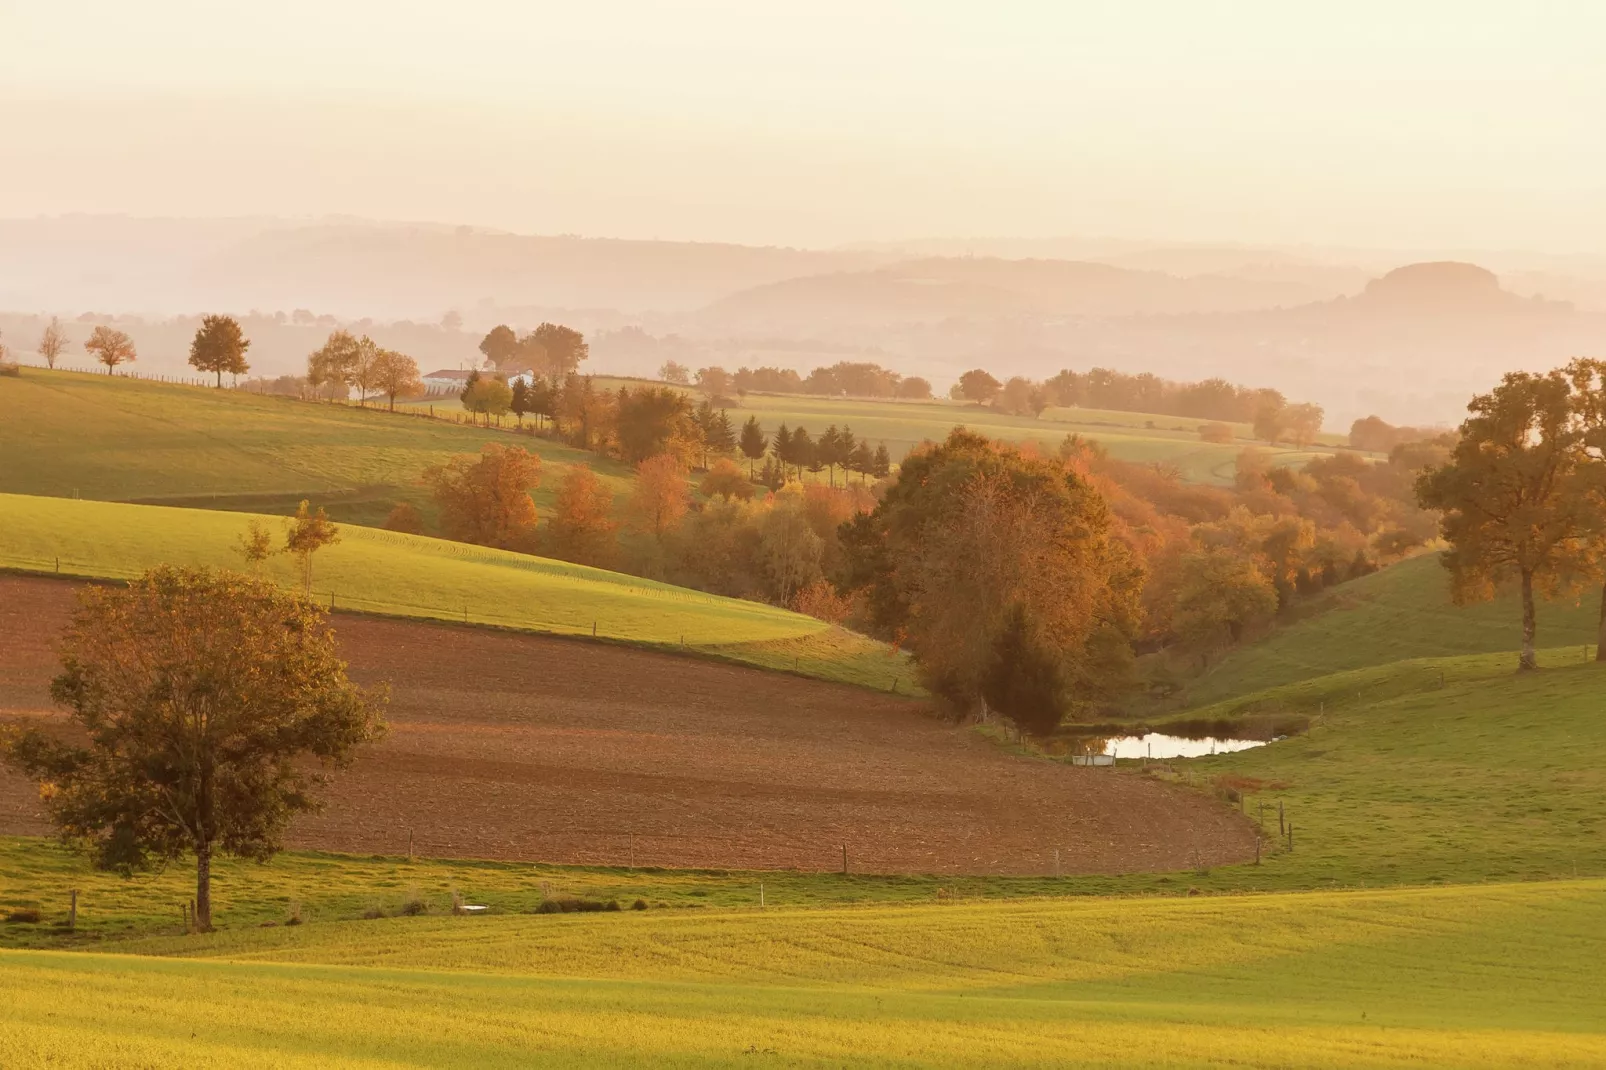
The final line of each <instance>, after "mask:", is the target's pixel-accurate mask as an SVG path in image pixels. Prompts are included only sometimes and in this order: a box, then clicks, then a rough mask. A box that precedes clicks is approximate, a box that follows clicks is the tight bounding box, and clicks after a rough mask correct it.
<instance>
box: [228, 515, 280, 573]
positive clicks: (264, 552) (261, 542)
mask: <svg viewBox="0 0 1606 1070" xmlns="http://www.w3.org/2000/svg"><path fill="white" fill-rule="evenodd" d="M235 551H236V552H237V553H238V554H239V555H240V556H241V557H242V558H244V559H245V563H246V565H247V566H249V567H250V569H251V572H252V573H253V574H254V575H261V574H262V566H263V565H264V564H265V563H266V562H267V560H268V558H270V557H272V556H273V554H274V550H273V536H272V535H271V534H269V532H268V529H267V528H266V527H265V526H263V523H262V521H260V520H253V521H251V523H249V524H247V525H246V528H245V530H244V531H243V532H241V533H240V537H239V542H238V543H237V544H236V545H235Z"/></svg>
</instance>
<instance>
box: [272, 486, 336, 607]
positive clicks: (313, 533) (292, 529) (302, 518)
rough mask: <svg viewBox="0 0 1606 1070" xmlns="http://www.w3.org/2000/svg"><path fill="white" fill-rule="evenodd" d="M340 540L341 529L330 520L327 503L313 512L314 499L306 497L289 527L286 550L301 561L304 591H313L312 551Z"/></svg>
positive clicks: (297, 508) (286, 533) (286, 532)
mask: <svg viewBox="0 0 1606 1070" xmlns="http://www.w3.org/2000/svg"><path fill="white" fill-rule="evenodd" d="M339 541H340V529H339V528H337V527H335V525H334V524H333V523H331V522H330V520H329V516H328V514H327V513H325V512H324V511H323V506H321V505H320V506H318V511H317V512H312V511H311V509H310V503H309V502H308V501H307V500H306V499H305V498H303V499H302V500H301V504H300V505H299V506H297V507H296V515H295V516H294V517H292V518H291V520H290V526H289V528H288V529H287V530H286V531H285V536H284V552H285V553H287V554H294V555H295V556H296V557H297V558H298V559H299V560H300V562H301V589H302V591H303V592H304V593H306V594H308V595H310V594H312V555H313V554H315V553H317V552H318V551H319V550H322V549H323V548H324V547H325V546H333V545H334V544H335V543H337V542H339Z"/></svg>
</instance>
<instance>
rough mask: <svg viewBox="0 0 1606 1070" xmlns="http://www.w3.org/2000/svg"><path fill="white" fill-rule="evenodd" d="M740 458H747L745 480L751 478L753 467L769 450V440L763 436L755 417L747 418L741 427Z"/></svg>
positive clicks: (761, 428)
mask: <svg viewBox="0 0 1606 1070" xmlns="http://www.w3.org/2000/svg"><path fill="white" fill-rule="evenodd" d="M739 445H740V446H741V449H742V456H743V457H746V458H747V478H748V479H752V478H753V465H754V463H755V462H757V461H762V460H763V459H764V454H765V452H767V451H768V450H769V448H770V440H769V439H768V438H767V437H766V436H765V434H764V428H763V427H762V426H760V425H759V422H758V417H757V416H749V417H748V418H747V422H746V423H744V424H743V425H742V436H741V440H740V442H739Z"/></svg>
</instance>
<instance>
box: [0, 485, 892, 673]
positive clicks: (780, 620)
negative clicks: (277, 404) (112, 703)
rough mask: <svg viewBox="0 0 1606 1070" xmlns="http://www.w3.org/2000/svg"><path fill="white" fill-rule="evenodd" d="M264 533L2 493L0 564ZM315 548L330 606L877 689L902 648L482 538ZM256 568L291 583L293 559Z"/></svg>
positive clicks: (210, 562) (119, 572) (86, 559)
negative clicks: (680, 655)
mask: <svg viewBox="0 0 1606 1070" xmlns="http://www.w3.org/2000/svg"><path fill="white" fill-rule="evenodd" d="M253 520H255V521H259V522H261V523H263V524H265V525H266V526H267V527H268V528H269V530H270V532H272V533H273V534H274V535H275V537H276V538H277V537H278V536H279V533H280V532H281V531H282V529H283V527H284V525H285V524H286V521H285V520H284V519H283V518H279V517H268V516H255V515H252V514H248V513H231V512H225V511H222V510H213V509H177V508H170V507H166V506H155V505H127V504H123V503H118V502H95V501H82V500H79V501H75V500H73V499H70V498H45V497H33V496H29V495H16V494H0V567H5V568H12V569H19V570H26V571H33V572H45V573H55V572H57V571H59V572H60V574H62V575H71V576H83V577H93V578H108V579H128V578H132V577H134V576H136V575H138V574H140V573H141V572H143V571H144V570H146V569H148V568H151V567H153V566H155V565H160V564H168V565H186V566H200V565H205V566H211V567H225V568H236V569H238V568H243V567H244V562H243V561H242V560H241V558H240V556H239V554H238V552H237V545H238V539H239V537H240V535H241V534H242V533H243V532H245V531H246V530H247V527H248V526H249V524H250V523H251V522H252V521H253ZM340 532H341V537H340V541H339V542H338V543H336V544H335V545H333V546H331V547H328V548H326V549H324V550H322V551H320V552H319V553H318V555H317V557H316V558H315V559H314V565H313V569H314V575H313V591H314V594H315V596H316V597H317V599H318V600H319V601H320V602H322V603H324V604H325V605H328V604H330V603H331V602H332V603H333V605H334V607H335V608H336V609H345V610H356V611H362V612H371V613H381V614H386V615H390V616H400V617H416V618H420V619H424V620H440V621H452V622H457V623H468V624H489V625H495V626H499V627H506V628H515V629H519V630H523V631H538V632H550V633H554V634H558V635H578V636H591V635H593V634H594V635H595V636H596V637H597V638H599V639H611V640H617V641H622V642H626V643H632V644H636V645H641V646H648V647H656V648H660V649H666V650H673V651H684V652H687V653H694V654H701V655H704V656H712V657H720V658H724V659H728V660H731V661H737V662H742V663H745V664H750V665H757V666H761V667H764V668H769V669H785V670H791V671H796V672H798V673H801V674H804V675H808V676H816V677H820V678H822V679H827V680H839V681H843V682H847V683H855V684H862V685H865V686H870V687H876V688H879V689H882V690H886V689H889V688H891V687H892V686H893V683H894V681H895V680H902V681H903V687H904V688H905V689H906V690H907V689H908V686H909V677H910V675H911V674H910V673H909V670H908V666H907V661H906V659H905V658H904V657H903V656H902V655H899V654H896V653H895V652H893V651H892V650H891V648H889V647H887V646H885V645H883V644H880V643H877V642H874V641H872V640H870V639H867V638H864V637H863V636H860V635H856V634H854V633H851V632H847V631H844V630H842V629H839V628H832V627H831V626H829V625H827V624H825V623H824V622H822V621H819V620H816V619H814V618H813V617H805V616H802V615H801V614H797V613H792V612H790V611H788V610H784V609H780V608H778V607H775V606H770V605H765V604H763V603H759V602H746V601H741V600H739V599H734V598H721V597H719V596H717V595H710V594H703V593H701V592H699V591H692V590H688V589H686V588H684V587H674V586H671V585H669V584H666V583H656V582H654V581H652V580H645V579H640V578H638V577H635V576H627V575H624V574H623V573H618V572H608V571H605V570H603V569H596V568H588V567H586V566H584V565H574V564H569V563H567V562H563V561H553V560H550V559H547V558H540V557H530V556H528V555H524V554H515V553H510V552H507V551H504V550H493V549H489V548H487V547H482V546H469V545H466V544H464V543H456V542H448V541H446V540H443V539H432V538H428V537H425V536H418V535H402V534H399V533H397V532H391V531H383V530H380V529H377V528H364V527H356V526H351V525H345V526H342V527H341V529H340ZM266 574H267V575H268V576H270V577H271V578H272V579H274V580H275V581H277V582H279V583H281V584H284V585H286V586H291V585H293V584H294V583H296V582H297V580H296V562H295V561H294V560H293V559H291V558H288V557H285V556H283V555H280V556H276V557H274V558H271V559H270V560H269V561H268V563H267V567H266Z"/></svg>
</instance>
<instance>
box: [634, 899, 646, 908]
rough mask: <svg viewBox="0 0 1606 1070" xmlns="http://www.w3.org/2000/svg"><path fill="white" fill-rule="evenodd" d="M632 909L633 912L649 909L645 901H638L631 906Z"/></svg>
mask: <svg viewBox="0 0 1606 1070" xmlns="http://www.w3.org/2000/svg"><path fill="white" fill-rule="evenodd" d="M630 909H631V910H646V909H647V901H646V900H645V899H638V900H636V901H635V902H634V903H631V904H630Z"/></svg>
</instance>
